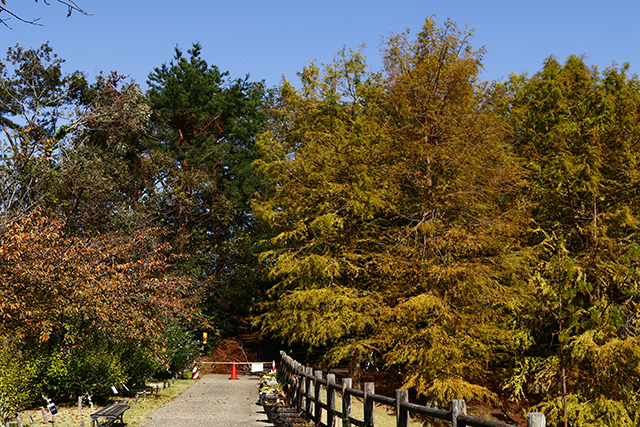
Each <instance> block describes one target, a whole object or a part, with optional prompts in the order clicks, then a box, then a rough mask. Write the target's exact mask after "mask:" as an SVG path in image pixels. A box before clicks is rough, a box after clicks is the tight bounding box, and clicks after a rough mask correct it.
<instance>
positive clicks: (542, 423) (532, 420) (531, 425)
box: [527, 412, 547, 427]
mask: <svg viewBox="0 0 640 427" xmlns="http://www.w3.org/2000/svg"><path fill="white" fill-rule="evenodd" d="M527 427H547V419H546V418H545V416H544V414H542V413H540V412H529V413H528V414H527Z"/></svg>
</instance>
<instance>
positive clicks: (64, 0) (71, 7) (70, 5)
mask: <svg viewBox="0 0 640 427" xmlns="http://www.w3.org/2000/svg"><path fill="white" fill-rule="evenodd" d="M56 1H57V2H58V3H60V4H63V5H65V6H67V18H68V17H70V16H71V13H72V12H73V11H76V12H78V13H81V14H83V15H85V16H91V14H90V13H88V12H87V11H86V10H84V9H83V8H81V7H80V6H78V4H77V3H76V2H75V1H73V0H56ZM35 2H36V3H38V0H35ZM43 3H44V4H46V5H47V6H50V5H51V3H49V1H47V0H43ZM5 4H6V2H4V1H3V2H2V6H0V13H2V12H6V13H7V14H8V15H11V17H13V18H15V19H17V20H18V21H20V22H24V23H25V24H31V25H37V26H39V27H42V26H43V25H42V24H40V23H39V22H38V21H39V20H40V18H34V19H31V20H29V19H24V18H22V17H20V16H19V15H17V14H16V13H14V12H12V11H10V10H9V9H7V8H6V7H4V5H5ZM11 17H9V18H0V23H1V24H2V25H4V26H5V27H7V28H9V29H11V27H10V26H9V24H7V21H8V20H10V19H11Z"/></svg>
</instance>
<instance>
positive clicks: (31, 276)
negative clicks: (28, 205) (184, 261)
mask: <svg viewBox="0 0 640 427" xmlns="http://www.w3.org/2000/svg"><path fill="white" fill-rule="evenodd" d="M159 238H160V234H159V231H158V230H153V229H147V230H139V231H138V232H136V233H133V234H132V235H130V236H127V237H122V236H117V235H96V236H94V237H91V238H86V237H80V236H74V235H66V234H65V232H64V223H63V222H62V221H60V220H52V219H51V218H49V217H46V216H43V215H41V214H40V213H39V212H38V211H36V212H34V213H31V214H28V215H25V216H23V217H22V218H21V219H20V220H16V221H12V222H11V223H9V224H8V225H7V226H5V227H3V228H2V230H1V233H0V295H1V296H2V299H1V300H0V335H1V336H3V337H5V338H4V339H5V342H4V345H5V346H8V347H9V348H12V349H13V350H14V351H15V354H16V355H19V354H22V355H23V356H24V357H25V358H27V359H28V358H29V357H35V356H36V355H37V354H38V353H39V352H42V353H43V354H53V355H55V354H58V353H61V354H65V355H66V356H65V357H66V358H68V359H71V360H74V358H75V356H76V355H82V354H85V355H87V354H91V353H87V352H91V351H92V349H96V348H102V349H103V351H107V349H108V348H111V349H112V351H114V352H115V353H116V354H117V351H116V350H117V349H120V350H125V349H126V350H128V351H131V352H135V348H139V347H143V348H147V349H149V350H150V351H151V352H152V355H153V356H155V357H156V358H157V359H158V360H159V361H162V362H164V363H168V360H167V358H166V356H165V355H164V354H163V352H164V351H165V349H164V345H163V342H162V339H161V338H162V336H163V331H164V330H165V329H167V328H168V327H169V326H171V325H172V324H174V323H175V322H179V321H180V320H183V319H189V320H192V319H193V316H194V310H193V306H192V305H191V304H190V301H192V299H193V298H194V297H195V295H193V294H189V295H187V290H188V288H189V287H188V283H187V282H186V281H185V280H184V279H178V278H176V277H172V276H171V275H168V274H167V273H166V270H167V268H168V267H169V260H168V259H167V258H166V256H165V251H166V250H167V249H168V248H167V246H166V244H158V239H159ZM105 344H108V345H107V347H104V345H105ZM94 357H95V356H94ZM77 362H78V360H76V363H77ZM167 366H168V365H167ZM80 372H81V371H80ZM129 375H130V374H128V373H127V371H126V369H122V370H120V371H119V375H116V376H115V377H114V378H112V379H111V380H112V381H114V382H115V384H122V383H125V382H127V381H129V380H131V379H132V378H131V377H130V376H129ZM85 380H87V381H89V378H85ZM116 381H118V382H116ZM75 384H76V386H77V387H78V389H76V390H69V389H68V388H65V386H66V387H68V386H69V384H60V385H59V386H60V387H61V389H60V390H59V393H62V394H63V395H65V394H66V393H71V392H84V391H87V385H88V384H86V383H83V379H82V378H76V379H75ZM111 385H114V383H113V382H112V383H110V382H109V378H108V376H106V377H103V378H102V380H101V383H100V384H99V388H98V390H94V391H99V390H105V389H107V388H108V387H110V386H111ZM83 389H84V390H83ZM51 392H52V390H50V389H49V390H48V393H51Z"/></svg>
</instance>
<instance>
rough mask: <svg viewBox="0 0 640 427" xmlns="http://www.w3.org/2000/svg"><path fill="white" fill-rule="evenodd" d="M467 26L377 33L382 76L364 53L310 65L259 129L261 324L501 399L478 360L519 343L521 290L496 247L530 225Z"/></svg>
mask: <svg viewBox="0 0 640 427" xmlns="http://www.w3.org/2000/svg"><path fill="white" fill-rule="evenodd" d="M471 36H472V35H471V34H470V33H469V32H467V31H462V30H459V29H458V28H457V27H456V26H455V24H454V23H453V22H450V21H448V22H446V23H445V24H444V26H443V27H438V26H437V25H436V24H435V22H434V21H433V20H432V19H428V20H427V21H426V23H425V25H424V27H423V28H422V29H421V31H420V32H419V33H418V34H417V36H416V37H415V39H411V38H410V37H409V34H400V35H396V36H393V37H392V38H391V39H390V40H388V41H387V43H386V44H385V46H384V47H383V54H384V64H385V66H384V70H383V72H382V73H379V74H378V73H371V72H369V71H368V70H367V69H366V65H365V63H364V60H363V58H362V56H361V55H360V54H359V53H351V54H346V53H343V54H342V55H339V56H338V58H337V59H336V61H335V62H334V63H333V64H330V65H328V66H326V67H325V70H324V72H323V73H320V71H319V70H318V68H316V67H315V66H314V65H311V66H309V67H307V68H306V69H305V70H304V71H303V72H302V73H301V78H302V87H301V88H300V89H295V88H293V87H292V85H291V84H289V83H287V82H284V83H283V84H282V85H281V86H280V88H279V91H278V93H277V96H276V98H275V99H274V101H273V108H272V110H271V114H272V119H271V120H270V122H269V127H268V129H267V131H266V132H265V133H264V134H263V135H262V137H261V139H260V147H261V149H262V150H263V153H264V156H263V158H262V159H261V161H260V162H259V165H260V171H261V172H262V173H263V174H264V175H263V176H264V177H265V180H266V181H267V182H269V184H270V186H269V187H268V190H267V191H265V192H264V193H262V194H260V197H258V198H257V199H256V201H255V210H256V213H257V214H258V215H259V216H260V217H261V218H262V219H263V220H264V221H265V223H267V224H268V225H269V226H270V227H271V228H272V232H273V235H272V237H271V238H270V239H266V240H264V241H263V244H264V250H263V252H262V253H261V257H262V260H263V261H264V262H265V264H266V265H268V267H269V272H270V277H271V279H272V280H274V281H276V283H277V284H276V286H274V287H273V288H272V289H271V290H270V294H271V296H272V299H271V300H270V301H269V302H268V303H267V304H266V306H265V310H266V311H265V313H264V315H263V316H262V317H261V319H260V321H261V324H262V326H263V330H265V331H266V332H269V333H272V334H274V335H276V336H279V337H281V338H286V339H289V340H292V341H297V342H300V343H302V344H304V345H307V346H309V347H321V348H325V349H327V350H328V352H327V360H328V361H329V362H330V363H337V362H339V361H342V360H345V359H346V360H351V362H352V366H353V365H356V364H357V362H359V361H360V360H361V359H363V358H364V357H366V356H368V354H369V352H371V351H375V352H379V354H380V358H381V359H382V360H383V362H384V363H385V364H386V365H387V366H388V367H394V369H395V368H397V369H400V370H402V371H403V372H406V373H407V376H406V377H405V385H406V386H409V387H415V388H416V389H417V391H418V392H419V393H421V394H424V395H426V396H428V397H430V398H431V399H433V400H435V401H438V402H446V401H448V400H450V399H451V398H467V399H494V398H495V397H496V395H497V394H496V391H495V390H490V389H489V388H488V387H487V386H486V385H487V383H486V378H485V372H486V370H487V369H494V370H495V372H496V375H499V373H498V372H499V371H500V366H501V364H502V363H505V361H508V360H509V359H510V357H512V354H513V352H515V351H517V350H518V349H519V340H518V335H519V334H520V329H519V326H518V325H517V323H511V322H510V321H509V319H512V317H511V316H512V315H513V314H514V313H515V312H517V307H518V303H517V302H516V301H515V298H516V296H520V295H521V293H525V292H526V290H525V288H526V286H527V283H526V282H523V281H520V280H518V278H517V277H518V276H517V274H516V273H517V268H518V265H519V261H518V256H516V255H515V254H516V251H517V250H518V246H516V245H508V244H507V245H506V244H505V243H504V242H505V241H509V240H510V239H514V238H515V237H517V236H519V233H520V230H521V229H522V228H523V227H522V225H523V224H524V223H525V221H526V217H525V216H524V214H523V213H524V210H523V209H522V208H521V207H520V204H519V195H520V189H519V181H518V173H519V172H518V164H517V161H516V160H515V158H514V157H513V156H512V155H511V154H510V150H509V147H508V146H507V145H506V143H505V140H506V136H507V135H508V132H507V129H506V128H505V127H504V126H503V124H502V123H501V121H500V119H499V117H498V116H497V115H496V113H495V112H494V111H493V108H492V106H491V105H492V104H491V102H490V99H491V92H490V90H489V87H487V86H486V85H484V84H482V82H480V81H479V80H478V74H479V70H480V66H481V58H482V53H483V51H482V50H478V51H476V50H474V49H473V48H472V47H471V45H470V43H469V39H470V37H471ZM515 242H516V243H517V242H518V240H517V239H516V240H515Z"/></svg>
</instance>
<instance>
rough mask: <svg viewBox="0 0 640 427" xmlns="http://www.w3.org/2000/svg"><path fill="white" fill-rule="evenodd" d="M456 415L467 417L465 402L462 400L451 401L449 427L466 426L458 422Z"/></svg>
mask: <svg viewBox="0 0 640 427" xmlns="http://www.w3.org/2000/svg"><path fill="white" fill-rule="evenodd" d="M458 415H467V402H465V401H464V400H462V399H455V400H452V401H451V427H466V424H464V423H462V422H458Z"/></svg>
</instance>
